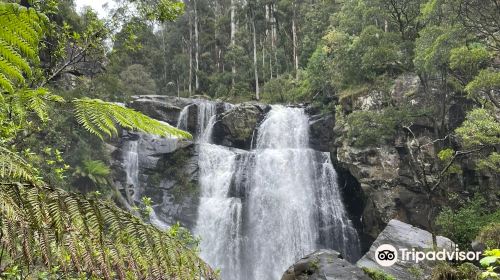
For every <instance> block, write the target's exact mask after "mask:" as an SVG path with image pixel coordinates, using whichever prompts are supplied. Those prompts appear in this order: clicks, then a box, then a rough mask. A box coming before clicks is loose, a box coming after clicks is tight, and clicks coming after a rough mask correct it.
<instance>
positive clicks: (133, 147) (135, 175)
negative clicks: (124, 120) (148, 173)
mask: <svg viewBox="0 0 500 280" xmlns="http://www.w3.org/2000/svg"><path fill="white" fill-rule="evenodd" d="M138 142H139V141H138V140H137V141H128V142H126V143H125V145H124V147H123V153H124V154H123V165H124V169H125V173H126V174H127V180H126V184H127V187H126V189H125V191H126V192H127V199H129V202H132V201H130V199H132V200H137V199H139V192H140V191H139V155H138V152H137V149H138V148H137V147H138Z"/></svg>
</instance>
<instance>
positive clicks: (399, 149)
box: [312, 74, 500, 240]
mask: <svg viewBox="0 0 500 280" xmlns="http://www.w3.org/2000/svg"><path fill="white" fill-rule="evenodd" d="M428 91H429V90H428ZM428 91H427V92H426V91H424V90H423V88H422V86H421V85H420V80H419V79H418V77H417V76H416V75H409V74H407V75H403V76H401V77H399V78H398V79H396V80H395V81H394V85H393V87H392V89H391V90H390V92H386V93H384V92H381V91H371V92H368V94H365V95H362V96H359V97H354V98H349V99H348V100H347V101H346V100H344V101H342V102H341V104H342V107H341V108H342V110H346V111H349V112H350V111H355V110H357V111H366V112H380V111H381V110H383V109H384V108H387V107H388V106H390V105H391V104H392V105H396V106H399V107H403V106H408V110H409V111H410V112H422V111H425V110H426V109H429V108H433V107H432V106H434V104H430V103H429V102H431V101H430V100H433V99H431V98H428V94H437V90H436V89H430V92H428ZM469 106H470V101H468V100H467V99H465V98H455V99H451V100H450V102H449V103H448V104H446V108H445V110H444V122H443V123H440V122H439V121H438V120H437V118H434V117H433V116H432V115H426V114H425V113H424V114H422V115H421V116H418V117H416V118H415V119H414V120H413V121H412V123H411V130H412V133H413V135H411V134H409V133H408V131H402V130H401V131H397V133H396V134H395V135H394V136H393V137H392V138H391V139H390V140H389V141H386V142H385V143H384V144H380V145H376V146H373V145H372V146H366V147H362V148H357V147H355V146H354V145H353V141H352V140H350V139H349V137H347V133H348V131H347V128H346V126H345V125H344V124H342V123H341V122H336V123H335V128H334V131H335V132H334V139H333V141H334V144H333V149H332V153H333V154H334V155H335V156H334V157H333V158H334V159H335V160H336V161H337V167H338V168H340V169H342V168H343V169H345V170H346V171H347V173H348V175H352V176H353V177H354V178H355V180H356V181H357V182H358V183H359V185H360V187H361V190H362V193H363V197H364V198H365V205H364V210H363V213H362V215H361V219H362V220H361V223H362V228H363V231H364V233H365V234H366V237H367V238H368V239H371V240H373V239H374V238H376V237H377V235H378V234H379V233H380V231H381V230H382V229H383V228H384V226H385V225H386V224H387V223H388V222H389V221H390V220H391V219H393V218H397V219H399V220H401V221H404V222H407V223H410V224H412V225H415V226H418V227H421V228H424V229H428V228H429V224H428V220H427V217H428V215H429V211H430V208H429V206H428V198H427V196H426V195H425V193H424V192H422V189H421V186H420V183H419V182H418V178H417V177H416V175H415V172H413V171H414V170H413V169H414V166H412V165H411V162H412V159H411V157H410V148H411V147H412V145H413V146H414V142H415V141H419V142H420V143H431V142H433V141H434V140H436V139H439V138H440V135H442V134H443V131H440V130H443V129H445V130H446V131H453V130H454V129H455V128H456V127H458V126H459V125H460V124H461V123H462V122H463V120H464V118H465V113H466V111H467V109H468V108H469ZM374 125H376V124H374ZM312 128H313V127H312ZM444 137H445V136H443V138H444ZM412 141H413V142H412ZM446 141H447V142H446V145H448V146H454V147H456V146H457V143H456V142H454V141H453V140H450V139H447V140H446ZM436 146H437V145H426V146H425V148H424V149H423V150H422V154H423V157H424V158H425V159H426V162H425V169H426V170H427V171H428V173H429V174H432V173H433V172H434V174H435V173H436V170H440V169H439V168H440V164H441V163H440V162H439V160H438V159H437V153H438V152H439V148H436ZM459 165H460V167H461V169H462V172H459V173H455V174H451V176H449V177H448V178H446V180H444V181H443V183H442V184H441V190H443V192H441V193H442V194H441V196H440V194H439V193H437V194H435V196H436V197H437V199H436V200H437V201H438V206H444V205H450V203H452V202H450V201H448V199H447V196H448V195H449V194H450V193H454V194H456V195H457V196H458V197H461V198H468V197H469V198H470V197H471V196H472V194H473V193H475V192H479V193H482V194H484V195H485V197H487V198H488V199H489V202H490V204H491V205H492V207H499V205H500V194H499V193H498V190H497V191H495V188H496V187H495V186H498V175H495V174H488V173H477V172H476V171H475V170H474V168H473V166H472V163H471V162H470V161H462V162H459ZM428 179H429V180H432V178H430V176H429V178H428ZM436 214H437V213H436V211H433V212H432V213H431V214H430V215H431V216H435V215H436Z"/></svg>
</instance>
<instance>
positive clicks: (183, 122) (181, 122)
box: [176, 105, 191, 130]
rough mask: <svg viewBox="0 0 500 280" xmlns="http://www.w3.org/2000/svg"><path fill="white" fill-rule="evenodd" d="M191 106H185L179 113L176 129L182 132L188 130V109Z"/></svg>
mask: <svg viewBox="0 0 500 280" xmlns="http://www.w3.org/2000/svg"><path fill="white" fill-rule="evenodd" d="M190 107H191V105H188V106H185V107H184V108H182V110H181V112H180V113H179V118H178V120H177V126H176V127H177V128H180V129H182V130H187V128H188V116H189V108H190Z"/></svg>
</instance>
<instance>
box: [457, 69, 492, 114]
mask: <svg viewBox="0 0 500 280" xmlns="http://www.w3.org/2000/svg"><path fill="white" fill-rule="evenodd" d="M465 90H466V91H467V92H468V93H469V94H470V96H471V97H473V98H475V99H479V100H480V101H483V102H481V103H484V102H485V101H486V102H487V103H489V102H491V103H493V104H494V105H495V106H496V107H497V108H498V106H499V102H500V100H499V98H498V95H499V92H500V71H495V70H492V69H485V70H481V72H479V74H478V75H477V76H476V77H475V78H474V80H473V81H471V82H470V83H469V84H468V85H467V86H466V87H465Z"/></svg>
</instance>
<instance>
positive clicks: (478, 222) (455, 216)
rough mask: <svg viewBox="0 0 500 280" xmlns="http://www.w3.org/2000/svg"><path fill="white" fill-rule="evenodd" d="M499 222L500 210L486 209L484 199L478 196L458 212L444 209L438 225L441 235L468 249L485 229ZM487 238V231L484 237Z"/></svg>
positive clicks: (437, 222)
mask: <svg viewBox="0 0 500 280" xmlns="http://www.w3.org/2000/svg"><path fill="white" fill-rule="evenodd" d="M498 221H500V209H498V210H496V211H494V212H493V211H491V209H488V208H487V207H486V201H485V200H484V198H483V197H481V196H476V197H474V199H472V200H471V201H470V202H469V203H468V204H466V205H464V206H463V207H461V208H460V209H458V210H456V211H453V210H452V209H450V208H445V209H443V211H441V213H439V215H438V217H437V218H436V225H438V226H439V227H440V230H439V233H440V234H442V235H444V236H446V237H448V238H450V239H451V240H453V241H454V242H456V243H457V244H458V246H459V247H460V248H462V249H466V248H469V246H470V243H471V242H472V241H473V240H474V239H475V238H476V236H478V234H479V232H480V231H481V229H482V228H483V227H485V226H487V225H488V224H490V223H493V222H498ZM486 236H487V235H486V231H485V233H484V237H485V238H486Z"/></svg>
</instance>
